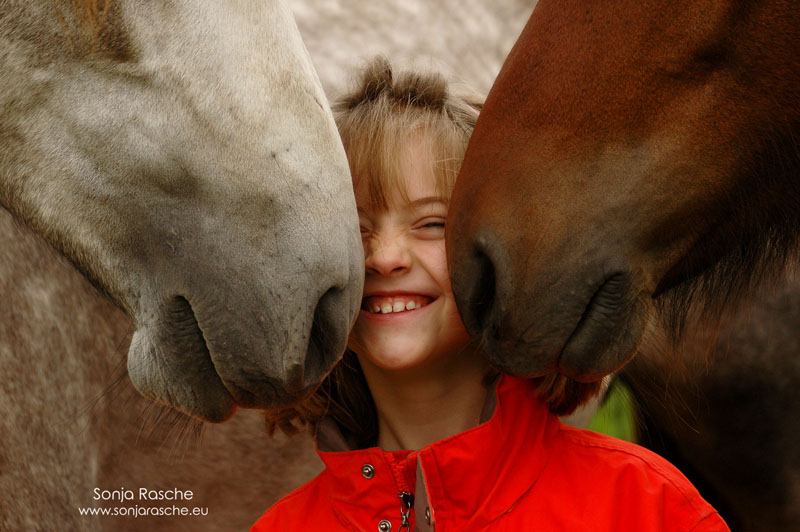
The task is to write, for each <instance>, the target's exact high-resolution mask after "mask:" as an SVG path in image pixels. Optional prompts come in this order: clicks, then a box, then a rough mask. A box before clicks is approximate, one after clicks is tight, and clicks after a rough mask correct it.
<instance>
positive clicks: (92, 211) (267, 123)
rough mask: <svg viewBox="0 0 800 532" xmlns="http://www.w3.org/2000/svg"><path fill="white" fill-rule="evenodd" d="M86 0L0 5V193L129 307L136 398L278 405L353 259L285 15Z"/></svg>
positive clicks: (298, 44)
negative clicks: (83, 3)
mask: <svg viewBox="0 0 800 532" xmlns="http://www.w3.org/2000/svg"><path fill="white" fill-rule="evenodd" d="M99 4H100V5H99V6H98V2H97V1H96V0H91V1H89V2H88V3H87V7H86V9H85V10H84V9H83V8H80V9H77V10H76V9H74V8H73V5H72V3H65V4H64V5H61V4H60V3H58V2H52V3H51V2H22V1H10V2H5V3H4V6H3V8H2V13H0V73H2V76H3V81H2V83H0V109H2V114H0V204H1V205H2V207H3V208H5V209H7V210H9V211H10V212H11V213H12V214H13V215H14V216H15V217H16V218H17V219H18V220H19V221H20V222H21V223H24V224H26V225H27V226H28V227H30V228H31V229H32V230H34V231H35V232H37V233H38V234H40V235H41V236H42V237H43V238H44V239H45V240H47V241H48V242H49V243H50V244H51V245H52V246H54V247H55V248H56V249H57V250H58V251H59V252H60V253H62V254H63V255H64V256H65V257H66V258H67V259H68V260H69V261H71V262H72V263H73V264H74V265H75V266H76V267H77V268H78V269H79V270H80V271H81V272H82V273H83V274H84V275H85V276H86V277H87V278H89V279H90V280H91V281H92V282H93V283H94V284H95V286H97V287H98V288H100V289H101V290H103V291H104V292H105V293H106V294H107V295H108V296H109V297H110V298H111V299H112V300H113V301H115V302H116V303H117V304H118V305H119V306H120V307H121V308H122V309H124V310H125V311H126V312H127V313H128V314H129V316H131V318H132V319H133V321H134V323H135V327H136V330H135V333H134V335H133V340H132V342H131V346H130V351H129V356H128V370H129V373H130V376H131V379H132V380H133V382H134V384H135V385H136V387H137V388H138V389H139V391H141V392H142V393H143V394H145V395H147V396H149V397H152V398H154V399H157V400H159V401H163V402H167V403H170V404H172V405H174V406H175V407H177V408H179V409H181V410H183V411H185V412H188V413H190V414H193V415H195V416H198V417H201V418H204V419H207V420H211V421H220V420H223V419H225V418H227V417H228V416H230V414H231V413H232V412H233V410H234V409H235V407H236V405H240V406H245V407H265V408H266V407H274V406H276V405H284V404H288V403H290V402H292V401H296V400H298V399H299V398H301V397H302V396H303V395H304V394H306V393H307V392H308V391H309V390H310V389H312V388H313V387H315V386H316V385H317V384H318V383H319V382H320V380H321V379H322V378H323V377H324V376H325V375H326V374H327V372H328V370H329V369H330V367H331V366H332V364H334V363H335V361H337V360H338V358H339V357H340V355H341V353H342V352H343V350H344V347H345V343H346V339H347V334H348V331H349V328H350V327H351V325H352V322H353V320H354V319H355V316H356V314H357V312H358V308H359V305H360V300H361V285H362V282H363V254H362V248H361V243H360V238H359V231H358V225H357V216H356V211H355V202H354V199H353V192H352V185H351V180H350V175H349V171H348V167H347V161H346V158H345V154H344V151H343V149H342V146H341V143H340V141H339V138H338V135H337V132H336V129H335V126H334V123H333V119H332V116H331V113H330V110H329V108H328V105H327V103H326V100H325V96H324V94H323V91H322V89H321V87H320V84H319V81H318V79H317V76H316V74H315V72H314V69H313V67H312V65H311V62H310V60H309V57H308V54H307V52H306V49H305V46H304V45H303V42H302V40H301V38H300V35H299V34H298V31H297V27H296V25H295V23H294V20H293V18H292V15H291V13H290V11H289V10H288V8H287V7H286V6H285V5H284V4H283V3H281V2H276V1H273V2H253V3H250V2H234V1H214V2H205V1H202V2H201V1H188V0H187V1H178V2H159V1H153V2H138V1H132V0H119V1H117V2H113V3H111V4H110V5H108V6H107V7H105V9H103V7H104V4H103V2H99ZM53 356H54V357H56V356H58V354H57V353H54V354H53Z"/></svg>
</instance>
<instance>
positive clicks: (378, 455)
mask: <svg viewBox="0 0 800 532" xmlns="http://www.w3.org/2000/svg"><path fill="white" fill-rule="evenodd" d="M489 397H490V398H491V399H494V400H495V401H490V402H489V403H488V404H487V407H486V408H485V409H484V415H485V416H486V418H487V421H485V422H483V423H481V424H480V425H478V426H477V427H474V428H472V429H469V430H467V431H465V432H461V433H459V434H456V435H454V436H451V437H449V438H446V439H444V440H441V441H438V442H436V443H433V444H431V445H428V446H426V447H424V448H422V449H420V450H418V451H413V452H412V451H396V452H386V451H383V450H381V449H379V448H377V447H371V448H368V449H360V450H353V449H350V447H349V446H348V444H347V439H346V438H345V437H344V435H342V434H341V432H340V431H339V430H338V427H337V426H336V424H335V423H334V422H333V421H330V420H325V421H323V422H321V423H320V426H319V428H318V431H317V447H318V453H319V455H320V457H321V458H322V461H323V462H324V463H325V466H326V469H325V471H324V472H323V474H322V476H323V482H326V483H327V487H328V489H329V490H330V493H331V505H332V509H333V511H334V513H335V514H336V515H337V516H338V518H339V520H340V521H342V522H343V524H347V525H348V526H349V527H350V528H353V529H356V530H379V529H380V528H379V524H380V522H381V521H382V520H386V521H388V522H389V523H391V525H392V526H391V530H392V531H394V532H398V530H399V528H400V523H401V519H400V517H401V500H400V498H399V496H398V494H399V493H400V492H408V493H414V495H415V505H414V511H413V512H411V523H410V525H411V528H410V530H415V523H414V521H416V523H417V528H416V530H420V531H426V530H433V529H434V527H435V530H436V531H437V532H442V531H447V530H461V529H477V528H480V527H481V526H483V525H484V524H486V523H488V522H490V521H492V520H493V519H495V518H497V517H499V516H500V515H501V514H503V513H504V512H506V511H508V510H509V509H510V508H511V507H512V506H513V505H514V503H515V502H516V501H517V500H518V499H519V498H520V497H521V496H522V495H523V494H524V493H525V492H526V491H528V489H530V487H531V486H532V485H533V484H534V483H535V482H536V479H537V478H538V476H539V474H540V473H541V471H542V469H543V468H544V466H545V464H546V463H547V460H548V458H549V456H550V453H551V451H552V442H553V440H554V439H555V436H556V434H557V433H558V431H559V426H560V422H559V421H558V418H557V417H556V416H554V415H552V414H550V413H549V412H548V411H547V408H546V407H545V406H544V405H543V404H542V403H541V402H540V401H539V400H538V399H537V396H536V392H535V389H534V386H533V383H532V382H531V381H530V380H528V379H518V378H513V377H508V376H503V377H501V378H500V380H499V381H498V383H497V386H496V388H495V393H494V394H491V393H490V394H489ZM492 403H494V404H496V406H494V404H492ZM320 449H325V450H324V451H323V450H320ZM426 514H427V515H428V516H430V520H428V519H426ZM429 521H430V523H429ZM385 528H386V525H384V529H385ZM403 532H405V530H404V531H403Z"/></svg>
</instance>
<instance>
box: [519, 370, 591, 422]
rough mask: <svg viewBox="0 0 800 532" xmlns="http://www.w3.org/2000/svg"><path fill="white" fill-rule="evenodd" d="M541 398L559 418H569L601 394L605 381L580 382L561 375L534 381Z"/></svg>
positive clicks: (550, 375) (546, 376) (553, 374)
mask: <svg viewBox="0 0 800 532" xmlns="http://www.w3.org/2000/svg"><path fill="white" fill-rule="evenodd" d="M534 380H535V381H536V390H537V392H538V393H539V398H540V399H541V400H542V401H543V402H544V403H545V404H546V405H547V408H548V409H549V410H550V412H552V413H553V414H555V415H557V416H567V415H569V414H571V413H573V412H574V411H575V409H577V408H578V407H579V406H581V405H582V404H584V403H585V402H586V401H588V400H589V399H591V398H592V397H594V396H595V395H597V394H598V393H600V391H601V389H602V387H603V381H602V380H600V381H596V382H578V381H575V380H572V379H570V378H569V377H565V376H564V375H561V374H560V373H551V374H549V375H545V376H544V377H539V378H537V379H534Z"/></svg>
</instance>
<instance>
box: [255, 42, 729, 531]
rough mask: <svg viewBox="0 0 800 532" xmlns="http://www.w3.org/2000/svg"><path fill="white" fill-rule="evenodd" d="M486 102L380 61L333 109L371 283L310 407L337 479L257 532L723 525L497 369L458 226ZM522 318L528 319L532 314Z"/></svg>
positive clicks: (682, 487) (310, 487)
mask: <svg viewBox="0 0 800 532" xmlns="http://www.w3.org/2000/svg"><path fill="white" fill-rule="evenodd" d="M478 109H479V105H477V104H475V103H472V102H470V101H469V100H468V99H467V98H460V97H457V96H453V95H451V94H450V91H449V90H448V86H447V84H446V82H445V81H444V80H443V79H442V78H441V77H440V76H438V75H422V74H415V73H406V74H403V75H401V76H399V77H397V78H395V76H394V75H393V73H392V70H391V67H390V65H389V64H388V62H387V61H386V60H385V59H382V58H379V59H376V60H374V61H373V62H372V63H371V64H370V65H369V66H368V67H367V68H366V70H365V71H364V73H363V75H362V78H361V83H360V85H359V86H358V88H357V89H356V90H355V91H354V92H353V93H352V94H350V95H348V96H347V97H345V98H344V99H343V100H342V101H341V102H340V103H339V104H338V105H336V106H335V107H334V110H335V112H336V115H337V123H338V126H339V129H340V133H341V136H342V140H343V142H344V146H345V150H346V152H347V155H348V159H349V161H350V168H351V171H352V174H353V183H354V187H355V194H356V203H357V205H358V213H359V219H360V224H361V235H362V239H363V244H364V255H365V266H366V280H365V285H364V296H363V300H362V305H361V311H360V314H359V316H358V319H357V321H356V324H355V327H354V329H353V331H352V333H351V335H350V340H349V344H348V347H349V350H348V352H347V353H346V354H345V356H344V359H343V360H342V362H341V363H339V364H338V365H337V366H336V368H335V369H334V371H333V372H332V373H331V375H330V376H329V377H328V378H327V379H326V381H325V382H324V383H323V384H322V386H321V387H320V388H319V390H318V391H317V392H316V393H315V394H314V395H313V396H312V397H311V398H310V399H309V400H308V401H307V402H306V403H305V404H303V405H301V406H300V407H298V408H296V409H292V410H289V411H285V412H282V413H280V415H279V416H278V421H277V422H276V425H277V426H280V427H282V428H283V429H284V430H286V431H291V430H292V426H293V425H292V422H293V421H294V420H299V421H300V422H301V423H306V424H309V425H310V426H311V428H312V429H313V431H314V433H315V436H316V443H317V448H318V451H319V454H320V457H321V458H322V460H323V462H324V463H325V466H326V468H325V470H324V471H323V472H322V473H320V475H318V476H317V477H316V478H315V479H313V480H312V481H310V482H309V483H307V484H306V485H304V486H302V487H300V488H299V489H298V490H296V491H294V492H293V493H291V494H289V495H287V496H286V497H284V498H283V499H282V500H280V501H279V502H278V503H276V504H275V505H274V506H273V507H272V508H270V509H269V510H267V512H266V513H265V514H264V515H263V516H262V517H261V519H259V520H258V522H257V523H256V524H255V525H254V526H253V529H252V530H253V531H255V532H259V531H274V530H287V531H295V530H316V529H320V530H326V531H327V530H348V531H362V530H363V531H377V532H391V531H395V532H399V531H411V530H418V531H431V530H434V529H435V530H437V531H438V532H443V531H477V530H485V531H493V530H514V531H518V530H541V531H550V530H579V531H582V530H592V531H609V532H610V531H617V532H618V531H628V530H629V531H636V532H646V531H656V530H657V531H689V530H691V531H695V532H700V531H724V530H727V527H726V526H725V523H724V522H723V521H722V519H721V518H720V517H719V515H718V514H717V512H716V511H714V510H713V509H712V508H711V507H710V506H709V505H708V504H707V503H706V502H705V501H704V500H703V499H702V498H701V497H700V495H699V494H698V493H697V491H696V490H695V489H694V487H692V486H691V484H690V483H689V482H688V481H687V480H686V479H685V478H684V477H683V476H682V475H681V474H680V473H679V472H678V471H677V470H676V469H675V468H674V467H672V466H671V465H670V464H668V463H667V462H665V461H664V460H663V459H661V458H660V457H658V456H656V455H654V454H652V453H650V452H649V451H647V450H645V449H642V448H640V447H638V446H635V445H632V444H628V443H626V442H622V441H619V440H614V439H612V438H608V437H605V436H602V435H599V434H595V433H592V432H588V431H581V430H577V429H572V428H569V427H567V426H565V425H562V424H561V423H560V421H559V420H558V418H557V417H556V416H555V415H554V414H552V413H550V412H549V411H548V409H547V407H546V406H545V405H544V404H543V403H542V401H540V399H539V397H538V395H537V393H536V389H535V386H534V383H533V382H532V381H531V380H526V379H519V378H512V377H508V376H502V377H498V375H497V373H496V372H494V371H493V370H492V369H491V368H490V367H489V366H488V364H487V362H486V361H485V359H484V358H483V357H482V356H481V354H480V351H479V349H478V346H477V345H475V344H474V343H472V342H471V341H470V339H469V337H468V336H467V333H466V331H465V330H464V327H463V325H462V323H461V320H460V318H459V316H458V313H457V310H456V306H455V302H454V299H453V293H452V290H451V288H450V282H449V276H448V270H447V262H446V258H445V249H444V224H445V218H446V217H447V207H448V201H449V196H450V190H451V189H452V186H453V184H454V182H455V177H456V175H457V173H458V169H459V165H460V162H461V160H462V158H463V155H464V151H465V149H466V145H467V141H468V139H469V135H470V133H471V131H472V128H473V126H474V125H475V121H476V119H477V114H478ZM520 311H521V312H522V311H524V309H520Z"/></svg>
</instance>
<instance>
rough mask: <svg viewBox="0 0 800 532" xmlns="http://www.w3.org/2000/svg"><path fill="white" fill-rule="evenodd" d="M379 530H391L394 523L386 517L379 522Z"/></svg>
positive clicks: (382, 531) (386, 531)
mask: <svg viewBox="0 0 800 532" xmlns="http://www.w3.org/2000/svg"><path fill="white" fill-rule="evenodd" d="M378 530H379V531H380V532H391V530H392V523H390V522H389V521H387V520H386V519H384V520H383V521H381V522H380V523H378Z"/></svg>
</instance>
